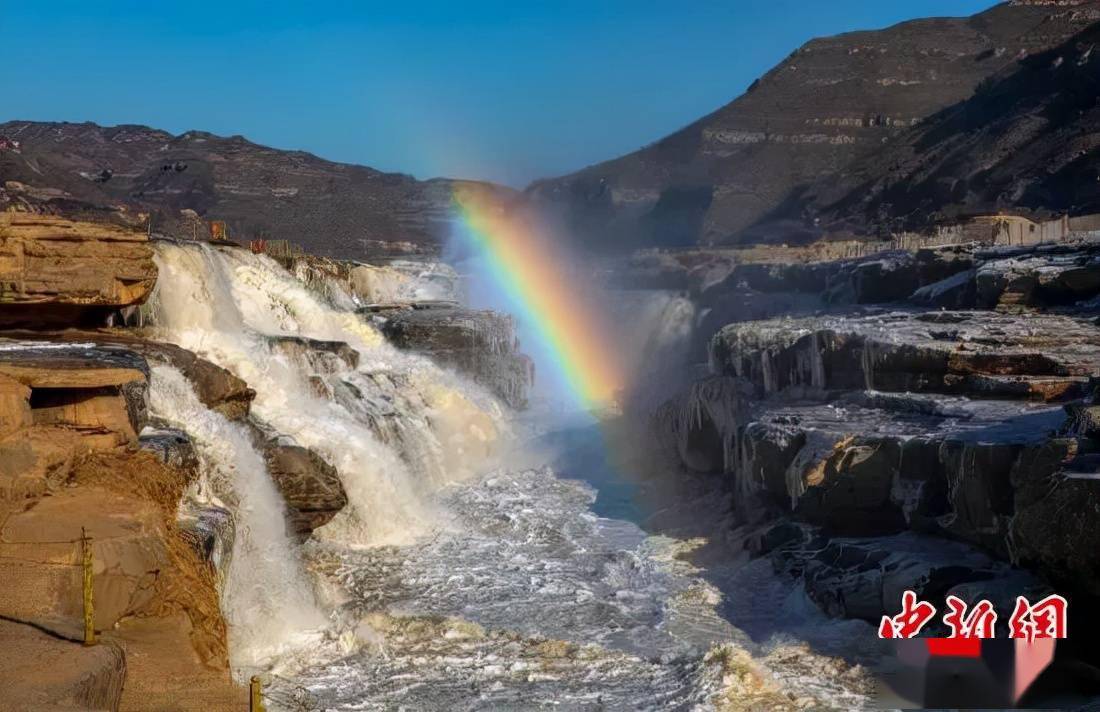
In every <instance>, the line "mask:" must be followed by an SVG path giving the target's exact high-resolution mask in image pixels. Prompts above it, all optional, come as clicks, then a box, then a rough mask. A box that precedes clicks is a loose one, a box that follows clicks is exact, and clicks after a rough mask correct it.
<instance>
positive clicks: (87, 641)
mask: <svg viewBox="0 0 1100 712" xmlns="http://www.w3.org/2000/svg"><path fill="white" fill-rule="evenodd" d="M80 546H81V555H82V559H83V562H82V563H83V569H84V571H83V574H84V577H83V578H84V645H95V644H96V640H95V609H94V607H93V606H94V602H93V600H92V538H91V537H90V536H88V534H87V532H85V531H84V527H81V528H80Z"/></svg>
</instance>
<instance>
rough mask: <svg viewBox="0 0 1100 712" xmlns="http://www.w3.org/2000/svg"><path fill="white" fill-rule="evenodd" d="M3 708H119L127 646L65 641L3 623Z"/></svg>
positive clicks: (0, 707)
mask: <svg viewBox="0 0 1100 712" xmlns="http://www.w3.org/2000/svg"><path fill="white" fill-rule="evenodd" d="M0 649H2V650H3V651H4V664H3V665H0V690H3V694H2V695H0V710H3V711H4V712H24V711H26V710H59V709H70V710H117V709H118V705H119V701H120V699H121V698H122V688H123V683H124V682H125V680H126V672H127V665H126V656H125V654H124V653H123V650H122V648H121V647H120V646H119V645H118V644H116V643H114V642H112V641H104V642H103V643H102V644H100V645H96V646H94V647H84V646H83V645H81V644H80V643H76V642H72V641H69V640H62V639H59V638H56V637H53V636H50V635H47V634H46V633H44V632H42V631H40V630H36V629H35V628H33V627H31V626H29V625H23V624H20V623H13V622H10V621H4V620H0Z"/></svg>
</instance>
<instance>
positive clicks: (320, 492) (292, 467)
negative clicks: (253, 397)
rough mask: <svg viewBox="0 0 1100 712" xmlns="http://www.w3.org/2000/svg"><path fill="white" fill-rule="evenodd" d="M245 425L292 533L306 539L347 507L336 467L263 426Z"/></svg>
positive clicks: (253, 421) (260, 424) (258, 423)
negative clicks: (277, 495) (285, 508)
mask: <svg viewBox="0 0 1100 712" xmlns="http://www.w3.org/2000/svg"><path fill="white" fill-rule="evenodd" d="M248 424H249V426H250V428H251V433H252V439H253V442H255V443H256V446H257V448H259V450H260V451H261V452H262V453H263V456H264V462H265V463H266V464H267V472H268V474H269V475H270V476H271V479H272V481H274V483H275V486H276V487H277V488H278V489H279V492H280V493H282V495H283V500H284V501H285V502H286V507H287V517H288V521H289V524H290V528H291V530H292V531H294V532H295V533H296V534H298V535H300V536H309V534H310V533H311V532H312V531H313V530H314V529H317V528H318V527H322V526H324V525H325V524H328V523H329V522H330V521H331V520H332V518H333V517H335V516H336V514H337V513H338V512H339V511H340V510H341V509H343V508H344V507H345V506H347V503H348V498H347V493H346V492H345V491H344V484H343V482H342V481H341V480H340V473H339V472H338V471H337V470H336V468H335V467H333V466H332V465H330V464H329V463H328V462H326V461H325V459H324V458H322V457H321V456H320V455H318V454H317V453H316V452H314V451H313V450H310V449H309V448H306V447H302V446H300V445H298V444H297V443H295V442H294V441H293V440H292V439H291V438H289V437H286V436H284V435H280V434H279V433H277V432H275V431H274V430H272V429H271V428H270V427H268V426H267V425H265V424H263V423H260V422H258V421H255V420H252V421H249V423H248Z"/></svg>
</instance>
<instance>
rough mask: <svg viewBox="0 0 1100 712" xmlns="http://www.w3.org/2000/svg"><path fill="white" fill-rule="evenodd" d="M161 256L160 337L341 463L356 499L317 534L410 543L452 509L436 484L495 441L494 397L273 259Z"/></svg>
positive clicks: (220, 254) (238, 253)
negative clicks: (227, 378) (439, 506)
mask: <svg viewBox="0 0 1100 712" xmlns="http://www.w3.org/2000/svg"><path fill="white" fill-rule="evenodd" d="M156 260H157V266H158V268H159V270H160V277H159V280H158V285H157V291H156V294H155V296H154V298H153V300H152V304H151V308H150V309H149V311H150V317H151V322H152V325H153V329H154V331H155V333H156V334H157V336H158V337H159V338H162V339H164V340H166V341H172V342H175V343H177V344H179V345H180V346H183V347H184V348H187V349H190V350H192V351H194V352H196V353H198V354H200V355H202V356H204V357H205V358H208V359H209V360H211V361H213V362H214V363H217V364H218V365H220V366H222V367H224V368H227V369H228V370H230V371H232V372H233V373H235V374H236V375H237V376H239V377H241V378H243V379H244V380H245V381H246V382H247V383H248V384H249V385H250V386H251V387H252V388H253V389H255V391H256V394H257V395H256V399H255V401H254V402H253V413H254V415H255V416H256V417H258V418H259V419H260V420H262V421H264V422H265V423H266V424H267V425H269V426H271V427H272V428H274V429H275V430H277V431H278V432H280V433H283V434H285V435H288V436H290V437H292V438H293V439H294V440H295V441H297V443H298V444H300V445H303V446H305V447H308V448H311V449H313V450H314V451H316V452H317V453H318V454H320V455H321V456H322V457H324V458H325V459H326V460H327V461H328V462H329V463H330V464H332V465H333V466H335V467H336V468H337V470H338V471H339V473H340V477H341V479H342V481H343V484H344V489H345V490H346V492H347V495H348V501H349V506H348V508H346V509H345V510H344V511H343V512H341V513H340V514H339V515H338V516H337V517H336V518H335V519H334V520H333V521H332V522H330V523H329V524H327V525H326V526H324V527H322V528H321V529H319V530H317V531H316V532H315V535H317V536H319V537H322V538H328V539H334V540H338V541H340V542H342V543H345V544H352V545H368V544H379V543H396V542H407V541H410V540H412V539H413V538H415V537H416V536H418V535H419V534H421V533H424V532H426V531H428V530H429V529H430V528H431V527H433V526H435V525H437V524H438V522H439V520H440V515H441V513H440V512H437V511H435V510H434V509H433V507H432V506H431V505H428V504H426V503H425V502H426V500H427V498H426V497H425V496H424V495H425V494H426V493H428V492H430V491H431V490H433V489H435V488H436V487H438V486H440V485H441V484H443V483H446V482H449V481H454V480H457V479H461V478H463V477H465V476H467V475H469V474H470V473H472V472H473V471H475V470H476V469H477V468H478V467H479V466H480V465H481V464H482V463H483V462H484V460H485V458H486V457H488V456H489V455H490V454H491V452H492V451H493V448H494V444H495V441H496V440H497V439H498V437H499V435H500V433H501V427H502V426H501V423H502V417H501V413H500V410H499V406H498V405H497V404H496V402H495V401H494V400H493V399H492V398H490V397H489V396H487V395H486V394H485V393H484V392H483V391H481V390H480V389H477V388H476V387H474V386H472V385H471V384H469V383H466V382H464V381H462V380H461V379H460V378H458V377H457V376H455V375H454V374H451V373H448V372H445V371H442V370H441V369H439V368H437V367H435V366H434V365H433V364H431V363H430V362H429V361H427V360H426V359H423V358H419V357H416V356H412V355H409V354H405V353H401V352H399V351H397V350H395V349H393V348H392V347H390V346H389V345H387V344H386V343H385V342H384V340H383V338H382V337H381V335H380V334H379V333H378V332H377V331H376V330H375V329H374V328H373V327H371V326H370V325H369V324H367V323H366V322H364V321H363V320H362V319H361V318H359V317H358V316H357V315H356V314H354V313H351V312H346V311H339V310H337V309H335V308H333V307H332V306H330V305H329V304H327V303H325V301H324V300H322V299H320V298H318V296H317V295H315V294H313V293H312V292H310V290H309V289H307V288H306V287H305V286H304V285H303V284H302V283H301V282H300V281H298V280H296V279H295V278H294V277H293V276H291V275H290V274H288V273H287V272H286V271H285V270H284V269H282V268H281V267H280V266H279V265H278V264H276V263H275V262H274V261H272V260H271V259H269V258H267V257H264V256H262V255H254V254H251V253H249V252H247V251H244V250H238V249H215V248H213V247H210V246H208V245H200V244H188V245H184V244H174V243H167V242H162V243H158V244H157V247H156ZM345 345H346V346H345ZM349 347H350V348H349Z"/></svg>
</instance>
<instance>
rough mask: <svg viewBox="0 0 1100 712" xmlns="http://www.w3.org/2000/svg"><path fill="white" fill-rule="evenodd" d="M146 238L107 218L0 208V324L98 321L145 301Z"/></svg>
mask: <svg viewBox="0 0 1100 712" xmlns="http://www.w3.org/2000/svg"><path fill="white" fill-rule="evenodd" d="M147 242H148V241H147V239H146V237H145V235H144V234H142V233H140V232H133V231H129V230H126V229H123V228H119V227H115V226H110V225H102V224H98V223H84V222H74V221H70V220H64V219H61V218H55V217H50V216H42V215H31V214H27V213H2V214H0V324H3V325H7V326H13V325H25V326H29V327H32V328H41V327H43V326H49V325H58V324H65V325H87V324H96V323H103V322H104V321H105V319H106V318H107V316H108V315H109V314H110V313H111V312H113V311H114V310H117V309H120V308H122V307H127V306H130V305H134V304H140V303H141V302H144V301H145V299H146V298H147V297H148V296H149V293H150V292H151V291H152V288H153V284H154V282H155V281H156V275H157V271H156V265H155V264H154V263H153V253H152V250H150V248H149V246H148V244H147Z"/></svg>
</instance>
